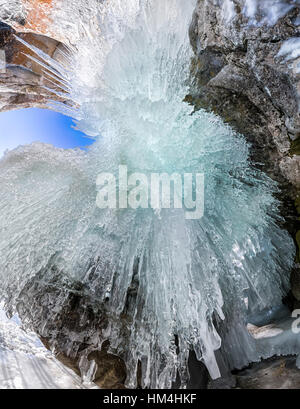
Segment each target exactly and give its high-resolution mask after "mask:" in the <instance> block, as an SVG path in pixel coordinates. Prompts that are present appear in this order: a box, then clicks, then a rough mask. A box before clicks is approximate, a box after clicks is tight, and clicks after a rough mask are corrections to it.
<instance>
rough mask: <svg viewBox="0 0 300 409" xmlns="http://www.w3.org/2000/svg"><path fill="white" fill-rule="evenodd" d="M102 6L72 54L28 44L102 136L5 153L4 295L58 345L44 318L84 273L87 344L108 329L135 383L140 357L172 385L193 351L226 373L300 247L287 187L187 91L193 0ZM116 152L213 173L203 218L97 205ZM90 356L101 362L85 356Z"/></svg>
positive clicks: (150, 373) (154, 168)
mask: <svg viewBox="0 0 300 409" xmlns="http://www.w3.org/2000/svg"><path fill="white" fill-rule="evenodd" d="M91 7H94V16H95V18H94V19H93V20H92V21H91V24H90V26H86V27H83V32H85V35H84V36H83V38H82V41H81V42H80V44H78V45H77V47H76V49H75V47H74V49H72V50H70V54H68V55H65V58H66V59H67V60H68V64H67V66H68V67H67V68H66V67H62V66H60V64H58V63H57V62H54V61H51V60H50V59H49V57H48V56H46V55H43V54H42V53H41V52H40V51H39V50H37V49H34V48H33V47H31V46H30V45H29V44H28V45H27V46H28V47H29V48H31V49H32V50H33V51H34V52H36V54H37V55H38V56H39V58H40V59H42V60H43V61H44V64H45V69H47V67H48V68H49V66H50V67H52V68H51V71H49V69H48V70H47V72H48V75H52V76H53V80H54V82H55V84H56V85H57V84H58V83H59V84H60V85H61V87H63V88H61V92H67V93H68V98H69V100H72V101H74V102H75V105H74V107H72V108H70V109H69V108H68V110H67V111H66V112H68V113H70V114H72V115H73V117H74V118H75V119H76V120H77V126H78V127H79V129H81V130H83V131H84V132H86V133H87V134H88V135H93V136H94V137H95V142H94V144H93V145H92V147H90V148H89V149H88V151H86V152H84V151H81V150H62V149H57V148H54V147H52V146H49V145H44V144H40V143H36V144H32V145H30V146H23V147H19V148H18V149H16V150H14V151H12V152H9V153H7V154H6V155H5V157H4V158H3V159H2V160H1V161H0V172H1V179H0V189H1V198H0V265H1V290H2V294H3V295H4V297H5V299H6V305H7V308H9V309H12V310H14V309H17V310H18V311H19V313H20V315H21V316H22V317H23V320H24V322H26V323H27V324H28V325H29V326H30V325H34V327H35V329H36V330H38V332H39V334H40V335H42V336H48V337H49V336H50V337H51V336H52V338H53V342H54V343H55V342H58V341H57V339H58V337H59V335H58V334H57V333H56V332H55V331H54V330H52V332H51V331H50V330H49V332H47V333H45V332H46V328H48V327H49V325H50V326H51V323H52V322H53V323H54V322H56V320H57V317H58V315H59V313H61V311H60V306H61V305H63V302H64V300H65V299H66V298H67V297H68V288H71V287H72V283H76V291H77V292H81V293H82V294H84V296H88V297H89V298H90V300H92V303H93V306H94V308H95V310H96V309H97V308H98V309H102V312H103V314H104V315H105V317H106V318H105V319H103V323H102V325H103V326H102V327H100V326H98V327H97V329H95V330H93V331H92V332H89V333H86V334H84V333H81V334H80V337H81V338H80V339H81V343H82V344H86V345H92V346H93V348H94V349H97V348H100V347H101V345H102V343H103V342H104V341H106V340H109V342H110V351H111V352H113V353H116V354H118V355H119V356H121V357H122V358H123V359H124V361H125V363H126V367H127V386H129V387H135V386H136V382H137V376H136V373H137V367H138V362H139V363H140V366H141V374H142V376H141V378H142V386H143V387H149V386H151V387H158V388H161V387H171V386H172V383H173V382H174V381H175V379H176V377H177V375H178V373H179V375H180V376H181V379H182V385H183V386H184V385H185V383H186V379H187V377H188V374H187V360H188V356H189V351H190V350H192V349H193V350H194V351H195V353H196V356H197V358H198V359H199V360H202V361H203V362H204V363H205V365H206V366H207V368H208V370H209V372H210V374H211V376H212V378H217V377H218V376H220V368H219V365H218V362H217V360H216V357H215V351H217V350H219V349H220V347H222V348H221V354H222V356H223V362H226V365H228V366H229V367H241V366H243V365H245V364H247V363H248V362H250V361H253V360H256V359H259V358H260V356H261V354H262V352H261V351H259V350H258V349H257V346H256V344H255V342H254V340H253V338H252V337H251V336H250V335H249V333H248V331H247V328H246V325H247V322H248V321H247V316H248V315H250V314H252V315H253V314H256V313H258V312H259V311H260V310H262V309H264V308H266V307H270V306H273V305H277V304H280V303H281V299H282V297H283V295H284V294H285V293H286V291H287V289H288V277H289V271H290V269H291V267H292V263H293V257H294V245H293V243H292V240H291V238H290V237H289V236H288V234H287V233H286V232H285V231H284V230H282V229H281V228H280V227H279V226H278V220H279V216H278V215H279V211H278V203H277V201H276V199H275V198H274V192H276V191H277V186H276V184H275V183H274V182H273V181H272V180H270V179H269V178H268V177H267V176H266V175H264V174H263V173H262V172H260V171H258V170H256V169H255V168H254V167H253V166H252V165H251V163H250V162H249V159H248V145H247V143H246V142H245V140H244V138H243V137H242V136H241V135H239V134H236V133H235V132H234V131H233V130H232V129H231V128H230V127H229V126H227V125H225V124H224V123H223V122H222V121H221V120H220V119H219V118H217V117H216V116H215V115H213V114H212V113H207V112H205V111H199V112H193V107H191V106H189V105H188V104H187V103H185V102H184V98H185V95H186V94H187V87H188V77H189V64H190V58H191V55H192V50H191V47H190V45H189V38H188V27H189V23H190V20H191V18H192V13H193V9H194V7H195V1H194V0H159V1H154V0H122V1H120V0H110V1H109V2H102V3H99V2H96V1H95V2H91ZM56 91H57V89H56ZM57 92H58V91H57ZM52 107H53V108H55V109H58V110H63V111H64V112H65V109H66V108H65V107H64V106H63V105H59V104H56V105H52ZM76 107H78V108H76ZM119 165H126V166H127V167H128V172H140V173H143V174H145V175H149V174H150V173H151V172H157V173H162V172H166V173H169V174H172V173H173V172H177V173H180V174H183V173H187V172H188V173H194V174H195V173H204V175H205V213H204V217H203V218H201V219H200V220H186V218H185V214H184V211H183V210H181V209H177V210H168V209H165V210H162V211H161V212H160V213H159V214H158V213H157V212H155V211H153V210H152V209H150V208H148V209H137V210H133V209H116V210H111V209H106V210H101V209H99V208H98V207H97V206H96V196H97V186H96V179H97V175H98V174H99V173H100V172H111V173H114V174H116V175H117V172H118V167H119ZM57 277H58V278H57ZM34 279H36V280H37V281H36V283H37V284H36V285H35V284H34V285H31V284H30V283H32V282H34ZM43 283H45V288H47V285H48V288H50V287H51V288H52V287H55V286H58V288H56V289H55V295H56V296H55V297H52V296H51V295H50V293H49V294H48V293H47V292H46V291H45V294H42V296H41V298H40V299H41V305H40V310H38V308H35V307H34V306H35V302H36V300H35V297H34V289H36V291H37V288H38V287H39V288H40V286H41V285H42V284H43ZM70 283H71V284H70ZM78 286H79V287H78ZM28 288H31V291H33V292H32V293H30V294H31V296H30V297H29V296H28V294H29V292H28V293H27V298H26V291H27V290H28ZM78 288H79V289H78ZM73 291H75V290H74V288H73ZM246 299H247V300H248V305H246V304H247V303H246V302H245V300H246ZM30 305H32V308H31V307H30ZM47 305H48V306H49V305H50V307H49V308H48V309H47V314H46V315H43V314H42V313H43V306H47ZM30 308H31V309H30ZM34 308H35V309H34ZM28 310H30V313H28ZM24 311H25V312H24ZM26 311H27V312H26ZM81 320H82V321H84V320H86V317H84V316H83V317H81ZM37 322H38V324H37ZM49 323H50V324H49ZM61 331H63V329H61ZM78 337H79V335H78V333H76V332H75V331H70V333H69V334H68V339H67V341H64V342H66V343H67V349H68V351H69V353H70V355H72V354H73V355H76V353H77V352H78V351H77V350H76V348H77V346H78V342H79V341H78ZM272 352H273V351H272ZM264 355H268V351H264ZM81 369H82V371H83V375H84V376H87V375H91V376H92V375H93V371H94V368H93V367H87V366H86V361H84V358H83V359H82V362H81Z"/></svg>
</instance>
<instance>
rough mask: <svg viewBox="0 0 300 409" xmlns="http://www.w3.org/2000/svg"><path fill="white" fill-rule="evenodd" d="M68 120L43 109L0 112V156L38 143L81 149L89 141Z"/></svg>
mask: <svg viewBox="0 0 300 409" xmlns="http://www.w3.org/2000/svg"><path fill="white" fill-rule="evenodd" d="M72 125H73V121H72V119H71V118H69V117H67V116H64V115H62V114H58V113H56V112H52V111H49V110H46V109H38V108H28V109H19V110H16V111H8V112H1V113H0V157H1V156H2V155H3V153H4V152H5V150H6V149H9V150H11V149H14V148H16V147H17V146H19V145H24V144H28V143H31V142H35V141H39V142H45V143H50V144H52V145H54V146H57V147H59V148H74V147H85V146H87V145H90V144H91V143H93V140H91V139H89V138H87V137H85V135H84V134H83V133H82V132H79V131H76V130H75V129H73V128H72Z"/></svg>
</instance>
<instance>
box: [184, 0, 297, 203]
mask: <svg viewBox="0 0 300 409" xmlns="http://www.w3.org/2000/svg"><path fill="white" fill-rule="evenodd" d="M250 3H251V2H250V1H248V0H224V1H217V0H198V3H197V8H196V10H195V13H194V17H193V22H192V24H191V27H190V38H191V44H192V46H193V50H194V53H195V58H194V60H193V65H192V74H193V78H194V84H193V85H194V87H193V88H192V90H191V94H190V95H189V96H188V97H187V100H188V101H189V102H191V103H193V104H194V105H195V107H196V108H200V107H203V108H208V109H211V110H213V111H214V112H216V113H217V114H219V115H220V116H222V117H223V118H224V119H225V121H226V122H228V123H230V124H231V125H233V126H234V127H235V128H236V129H237V130H238V131H240V132H241V133H243V134H244V135H245V136H246V137H247V138H248V139H249V140H250V141H251V142H252V144H253V158H254V160H255V161H256V162H258V163H260V164H261V167H262V169H264V170H266V171H267V172H268V173H269V174H270V175H271V176H272V177H274V178H275V179H277V180H280V181H281V182H283V181H284V179H285V180H287V181H288V182H289V183H291V184H292V185H293V187H294V189H292V194H293V195H296V192H297V190H298V189H299V188H300V156H299V154H300V149H299V147H300V146H299V145H300V144H299V137H300V116H299V92H300V70H299V67H298V64H299V63H300V59H299V57H300V52H299V51H300V43H299V44H297V41H298V40H299V36H300V22H299V19H298V17H299V11H300V8H299V7H300V4H299V1H288V0H286V1H281V2H280V3H286V6H287V7H286V8H285V9H282V10H281V12H279V11H278V12H277V19H276V18H274V16H273V19H271V17H268V14H267V12H266V8H267V6H269V8H268V10H269V9H270V7H271V8H272V7H273V9H274V7H275V6H276V4H275V3H278V1H276V0H274V1H272V2H270V1H269V2H268V0H262V1H261V4H265V8H263V7H262V8H259V7H258V6H256V9H253V10H252V11H251V13H252V14H250V12H249V10H248V9H247V4H248V5H249V4H250ZM259 3H260V2H259ZM255 4H257V3H256V2H252V6H253V7H254V6H255ZM298 5H299V7H298ZM288 6H289V7H288ZM274 13H275V11H274ZM274 13H273V14H274ZM280 16H281V18H280ZM275 17H276V16H275ZM274 21H275V24H273V23H274ZM297 47H298V49H297Z"/></svg>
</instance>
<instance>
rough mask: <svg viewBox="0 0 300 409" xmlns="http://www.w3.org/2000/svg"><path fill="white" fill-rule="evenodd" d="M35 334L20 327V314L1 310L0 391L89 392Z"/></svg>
mask: <svg viewBox="0 0 300 409" xmlns="http://www.w3.org/2000/svg"><path fill="white" fill-rule="evenodd" d="M87 387H91V386H84V385H83V384H82V382H81V379H80V378H79V377H78V376H77V375H75V374H74V373H73V372H72V371H71V370H69V369H67V368H65V367H64V366H63V365H62V364H61V363H60V362H59V361H57V359H55V358H54V356H53V355H52V354H51V352H50V351H48V350H47V349H46V348H45V347H44V346H43V345H42V343H41V342H40V340H39V339H38V338H37V336H36V335H35V334H33V333H26V332H25V331H24V330H22V328H21V323H20V320H19V318H18V316H17V315H15V316H14V317H13V318H12V319H8V318H7V317H6V315H5V313H4V310H2V309H0V389H86V388H87Z"/></svg>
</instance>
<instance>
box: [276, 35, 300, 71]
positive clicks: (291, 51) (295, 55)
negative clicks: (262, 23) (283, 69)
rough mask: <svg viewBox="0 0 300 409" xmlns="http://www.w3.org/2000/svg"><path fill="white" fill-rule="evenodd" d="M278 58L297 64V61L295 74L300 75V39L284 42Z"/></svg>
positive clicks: (295, 38)
mask: <svg viewBox="0 0 300 409" xmlns="http://www.w3.org/2000/svg"><path fill="white" fill-rule="evenodd" d="M277 57H279V58H281V59H283V61H284V62H295V60H296V67H295V72H296V73H297V74H300V63H299V57H300V37H293V38H289V39H288V40H286V41H284V42H283V44H282V46H281V48H280V50H279V52H278V54H277Z"/></svg>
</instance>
